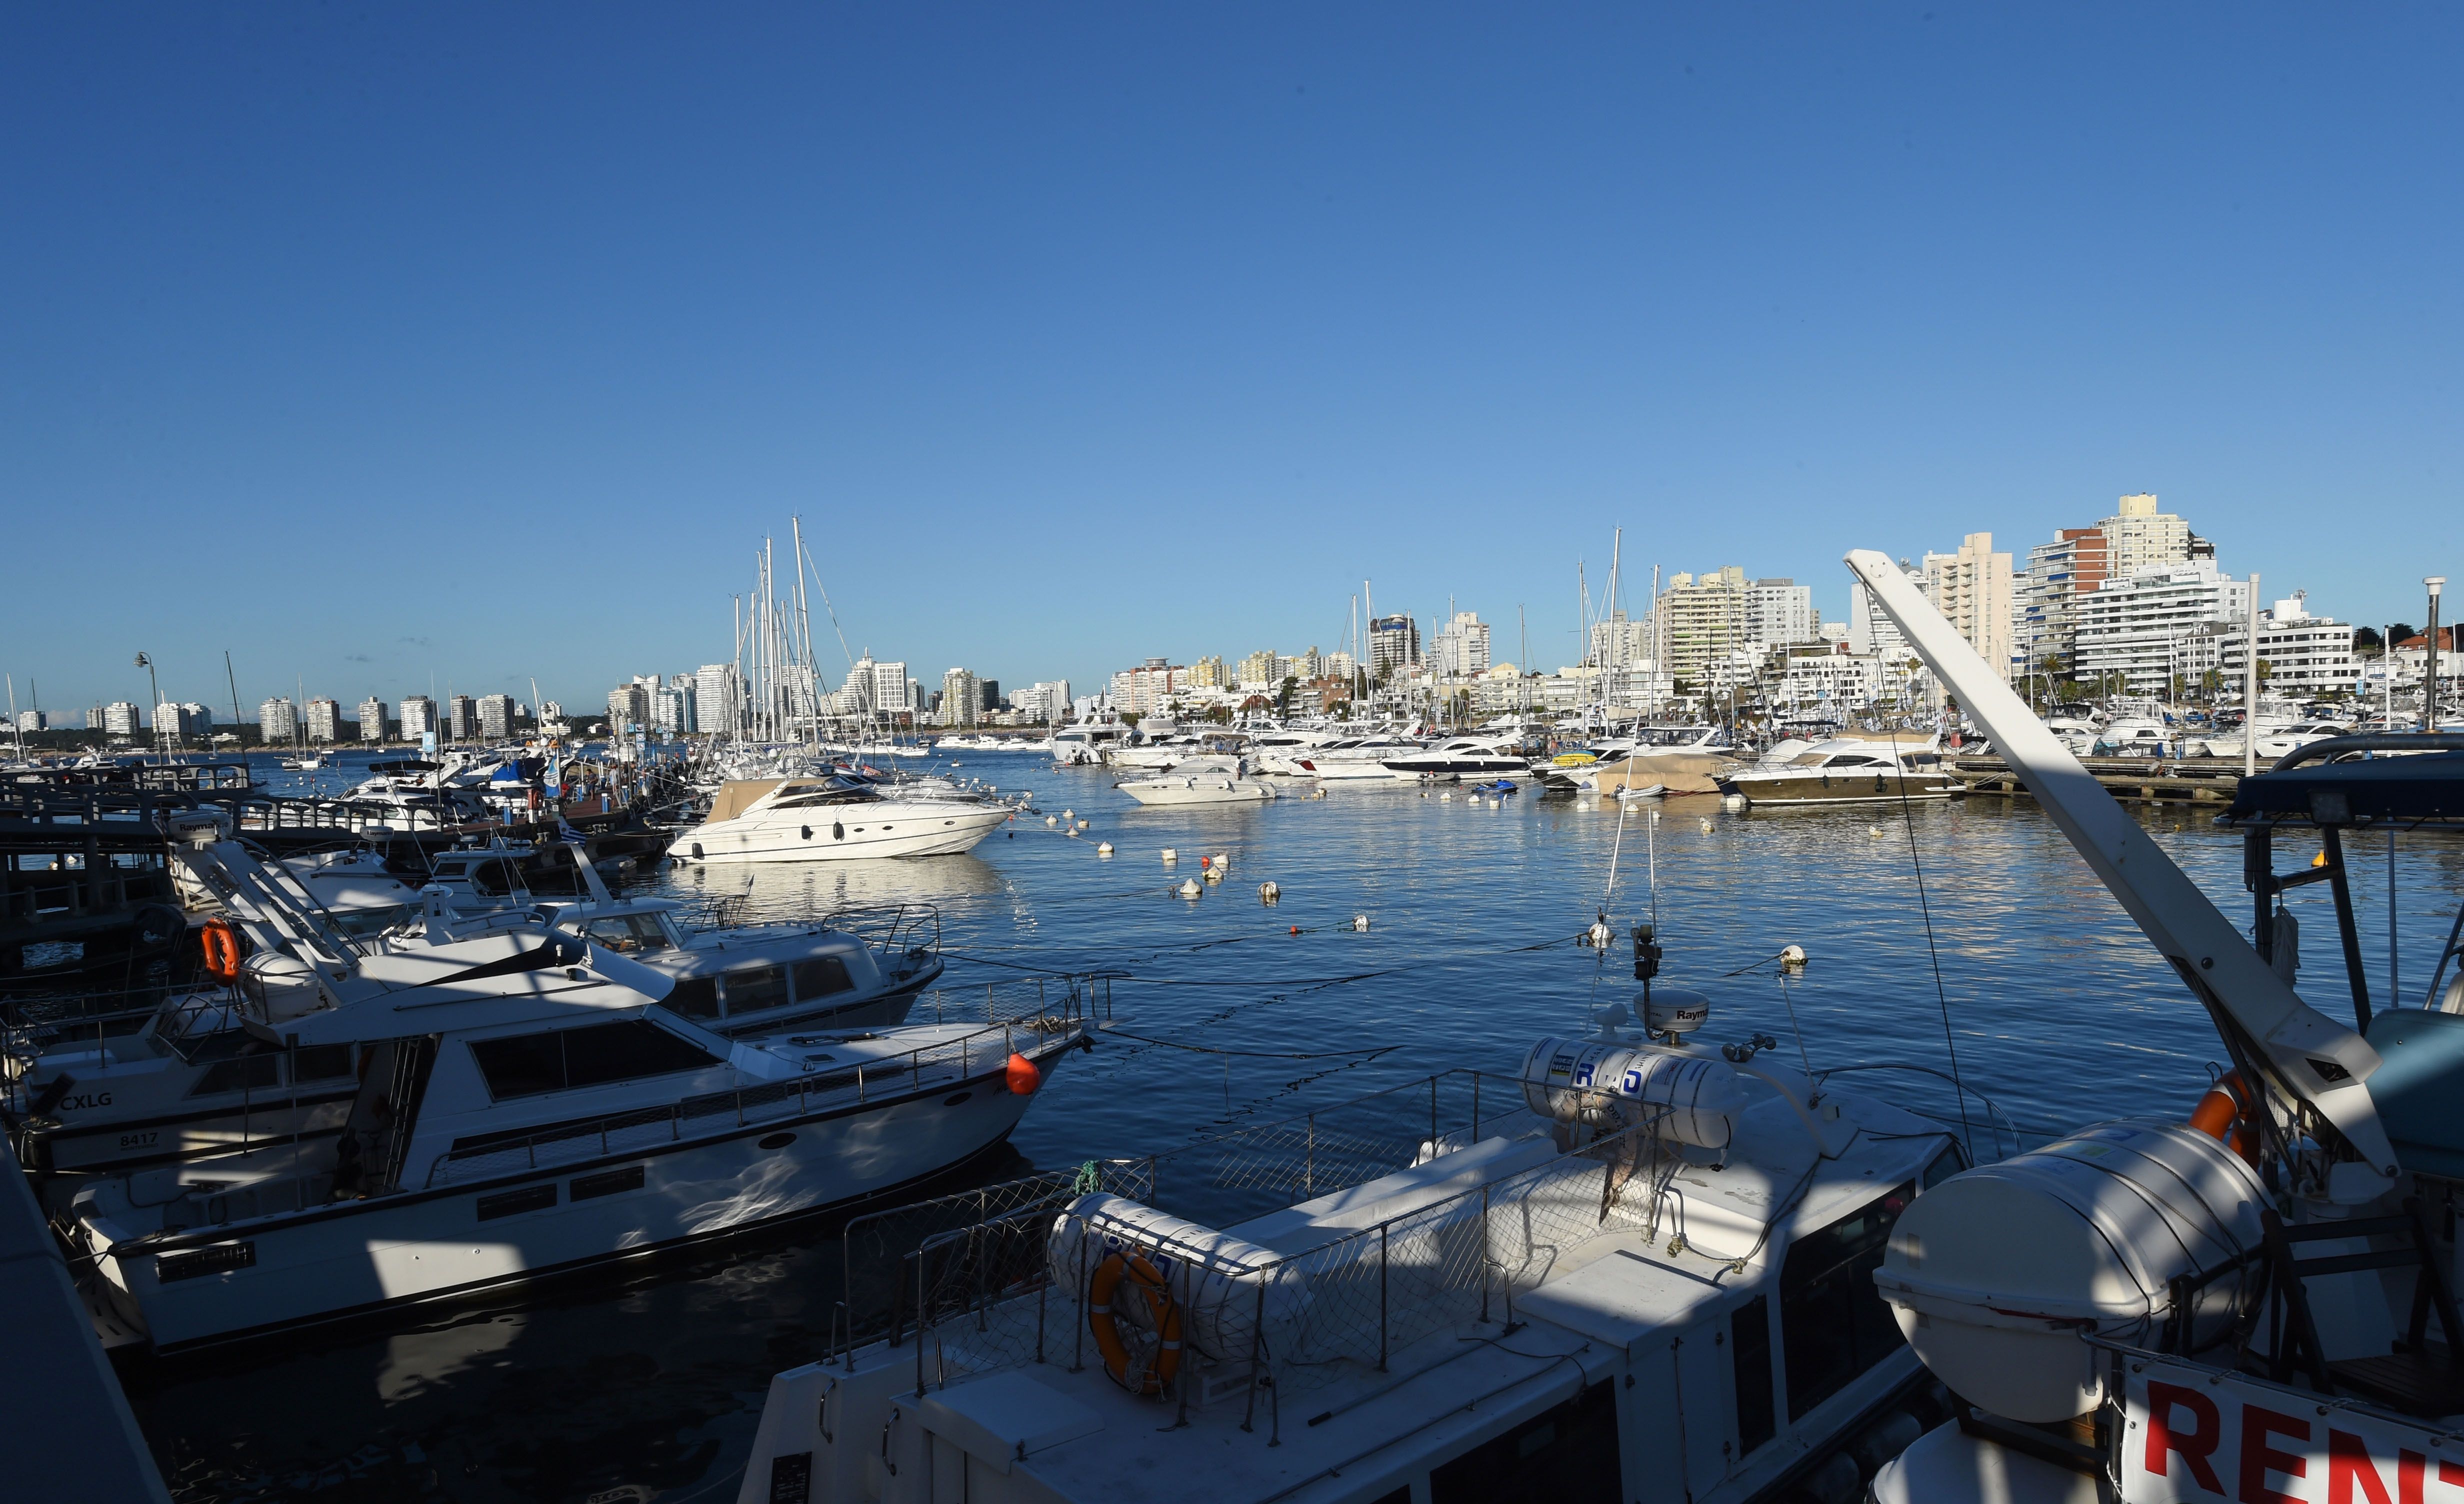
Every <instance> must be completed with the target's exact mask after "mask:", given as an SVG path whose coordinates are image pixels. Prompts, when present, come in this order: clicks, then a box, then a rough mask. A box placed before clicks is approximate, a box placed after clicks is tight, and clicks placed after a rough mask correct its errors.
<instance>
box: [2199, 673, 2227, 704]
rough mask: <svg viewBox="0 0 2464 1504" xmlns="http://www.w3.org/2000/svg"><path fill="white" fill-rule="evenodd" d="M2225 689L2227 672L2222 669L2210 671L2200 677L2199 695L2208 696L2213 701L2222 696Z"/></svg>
mask: <svg viewBox="0 0 2464 1504" xmlns="http://www.w3.org/2000/svg"><path fill="white" fill-rule="evenodd" d="M2224 687H2225V671H2224V670H2222V669H2210V670H2209V671H2208V672H2207V673H2205V674H2202V675H2199V693H2200V694H2202V695H2205V696H2207V697H2208V698H2210V699H2213V698H2215V697H2217V696H2218V695H2220V694H2222V693H2223V692H2224Z"/></svg>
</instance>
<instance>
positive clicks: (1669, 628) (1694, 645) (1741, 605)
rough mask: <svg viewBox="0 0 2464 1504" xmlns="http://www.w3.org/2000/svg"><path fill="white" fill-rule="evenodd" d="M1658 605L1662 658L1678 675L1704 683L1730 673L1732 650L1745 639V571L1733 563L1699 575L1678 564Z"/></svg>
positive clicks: (1663, 667)
mask: <svg viewBox="0 0 2464 1504" xmlns="http://www.w3.org/2000/svg"><path fill="white" fill-rule="evenodd" d="M1654 609H1655V610H1656V611H1657V612H1658V614H1659V620H1660V638H1661V648H1662V650H1663V651H1664V653H1665V657H1664V659H1663V661H1662V662H1661V664H1660V667H1661V670H1663V671H1665V672H1666V673H1667V674H1669V675H1671V676H1672V677H1674V678H1679V679H1683V680H1685V681H1686V682H1688V683H1689V684H1694V685H1698V686H1699V685H1704V684H1707V683H1709V682H1711V680H1712V679H1713V678H1714V677H1715V676H1719V675H1727V673H1728V669H1729V662H1728V655H1729V653H1731V652H1734V651H1735V650H1736V649H1738V648H1740V647H1742V646H1743V645H1744V643H1745V634H1746V571H1745V570H1744V569H1742V568H1740V567H1738V566H1737V565H1735V564H1727V565H1724V566H1723V567H1721V568H1718V569H1714V570H1709V571H1707V572H1705V574H1704V575H1703V576H1702V577H1701V578H1700V579H1697V578H1696V577H1695V576H1693V575H1691V574H1687V573H1685V572H1684V571H1683V570H1680V571H1679V572H1677V573H1676V574H1673V575H1670V576H1669V577H1668V587H1667V588H1666V589H1664V590H1662V591H1661V592H1660V600H1659V601H1658V603H1656V605H1655V607H1654Z"/></svg>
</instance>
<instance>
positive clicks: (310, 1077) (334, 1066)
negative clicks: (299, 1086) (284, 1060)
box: [291, 1045, 351, 1081]
mask: <svg viewBox="0 0 2464 1504" xmlns="http://www.w3.org/2000/svg"><path fill="white" fill-rule="evenodd" d="M291 1059H292V1069H293V1070H294V1071H296V1072H297V1073H298V1079H299V1080H302V1081H331V1080H334V1079H335V1078H336V1077H338V1076H345V1075H349V1074H350V1073H351V1047H350V1046H348V1045H310V1046H309V1047H308V1048H307V1049H305V1050H296V1051H292V1054H291Z"/></svg>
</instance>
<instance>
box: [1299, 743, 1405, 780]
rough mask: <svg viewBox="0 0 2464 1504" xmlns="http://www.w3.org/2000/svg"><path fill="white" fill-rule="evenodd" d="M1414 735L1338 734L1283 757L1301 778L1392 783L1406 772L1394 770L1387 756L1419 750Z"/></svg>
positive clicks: (1393, 756) (1397, 755) (1403, 754)
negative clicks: (1328, 739) (1293, 755)
mask: <svg viewBox="0 0 2464 1504" xmlns="http://www.w3.org/2000/svg"><path fill="white" fill-rule="evenodd" d="M1420 745H1421V743H1420V741H1419V738H1417V737H1407V736H1402V735H1399V734H1397V733H1393V732H1380V733H1377V734H1375V735H1373V736H1365V737H1342V738H1338V739H1336V740H1335V741H1329V742H1327V743H1326V744H1325V745H1323V746H1317V747H1311V748H1309V750H1308V751H1307V752H1306V753H1304V754H1301V755H1299V756H1296V757H1287V758H1286V759H1285V761H1286V762H1287V763H1289V764H1290V765H1291V767H1292V768H1293V770H1294V771H1295V772H1297V773H1298V774H1299V775H1300V776H1301V777H1303V778H1318V779H1324V780H1326V781H1327V782H1329V783H1344V782H1349V781H1354V780H1368V781H1371V782H1385V783H1392V782H1394V781H1395V780H1396V779H1397V778H1399V777H1409V776H1411V775H1409V774H1397V772H1396V771H1395V770H1394V769H1392V768H1390V767H1388V766H1387V765H1386V763H1387V760H1388V759H1390V758H1397V757H1406V756H1410V755H1412V754H1414V753H1417V752H1419V750H1420Z"/></svg>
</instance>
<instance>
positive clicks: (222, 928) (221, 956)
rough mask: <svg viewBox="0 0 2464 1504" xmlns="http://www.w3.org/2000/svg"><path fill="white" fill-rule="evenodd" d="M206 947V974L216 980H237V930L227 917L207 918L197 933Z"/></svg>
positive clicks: (227, 981) (226, 981)
mask: <svg viewBox="0 0 2464 1504" xmlns="http://www.w3.org/2000/svg"><path fill="white" fill-rule="evenodd" d="M198 940H199V942H200V943H202V944H203V945H204V946H205V949H206V975H208V976H209V977H211V978H213V979H214V980H215V981H216V982H223V983H231V982H237V981H238V980H239V931H238V930H237V929H235V928H234V927H232V924H231V920H229V919H208V920H207V921H206V927H205V928H204V929H203V930H202V931H200V932H199V933H198Z"/></svg>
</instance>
